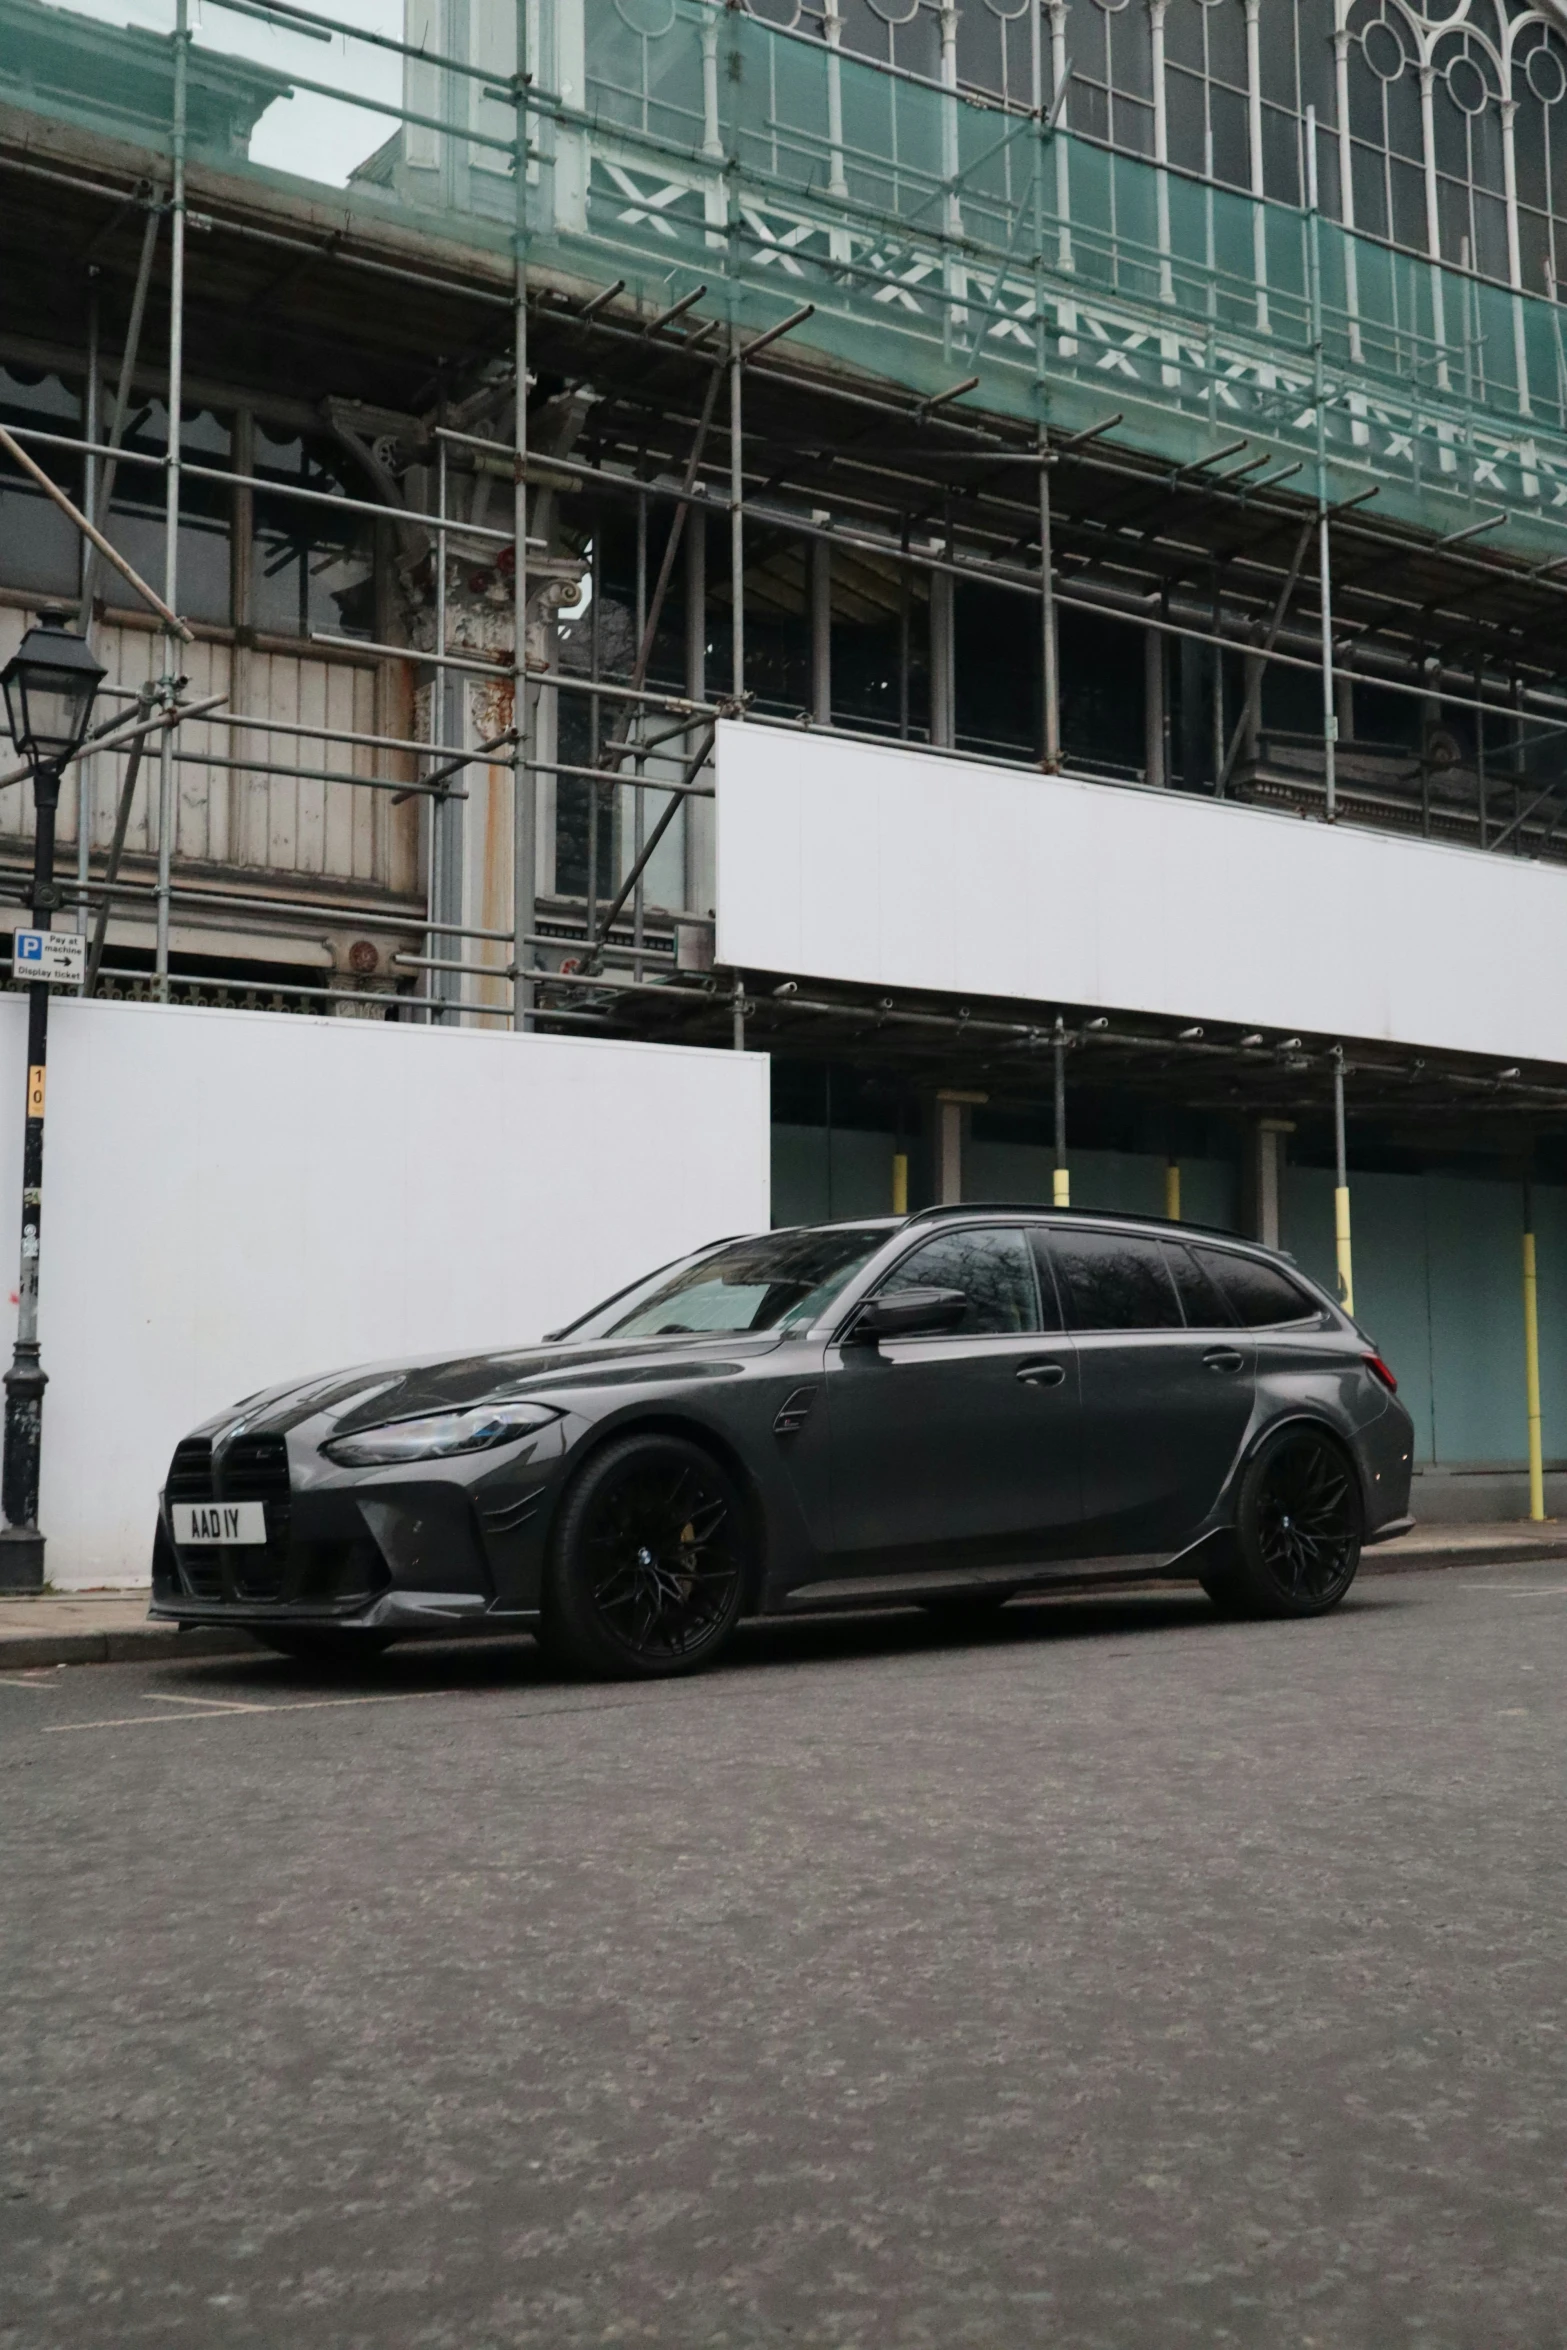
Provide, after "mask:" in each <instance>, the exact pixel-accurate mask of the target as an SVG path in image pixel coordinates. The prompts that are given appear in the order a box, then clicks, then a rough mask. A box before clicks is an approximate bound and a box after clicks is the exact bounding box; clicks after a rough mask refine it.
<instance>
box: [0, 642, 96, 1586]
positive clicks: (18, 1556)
mask: <svg viewBox="0 0 1567 2350" xmlns="http://www.w3.org/2000/svg"><path fill="white" fill-rule="evenodd" d="M103 678H104V671H103V668H102V667H101V665H100V664H99V663H98V662H97V661H95V660H94V659H93V656H92V652H91V649H90V647H89V646H88V645H87V643H86V641H85V640H84V639H83V638H82V637H79V636H77V635H76V634H75V632H74V631H73V630H71V629H68V628H67V627H66V625H65V615H64V613H63V612H61V611H59V610H57V609H55V608H54V607H47V608H46V609H45V610H44V611H42V612H41V613H40V614H39V617H38V623H37V625H36V627H33V628H30V629H29V630H28V631H27V634H26V635H25V636H24V637H23V639H22V641H21V644H20V645H19V646H18V648H17V650H16V652H15V653H13V655H12V656H11V659H10V660H9V661H8V662H7V663H6V665H5V668H4V669H3V670H0V689H3V691H4V694H5V711H6V719H7V722H8V723H9V725H10V729H11V733H12V735H13V736H14V738H15V741H16V747H17V749H18V750H19V751H20V752H21V754H22V756H23V758H24V759H26V760H27V761H28V762H29V763H30V765H31V767H32V771H33V797H34V801H35V804H36V808H37V823H36V826H35V829H34V835H33V927H34V929H35V930H39V931H45V930H48V929H49V928H50V927H51V926H52V923H53V919H54V910H55V907H56V906H57V905H58V904H59V902H60V892H59V890H58V889H57V888H56V886H55V879H54V823H55V813H56V810H57V809H58V807H59V804H60V770H61V768H62V767H63V766H64V765H65V763H66V761H67V760H68V759H69V758H70V757H71V756H72V754H73V752H75V751H76V750H77V749H78V747H79V746H80V744H81V741H82V738H83V737H84V735H85V734H86V732H87V724H88V720H89V719H90V718H91V716H92V706H93V700H94V697H95V696H96V694H97V691H98V688H99V686H100V685H101V684H102V682H103ZM15 967H16V958H15V957H14V955H13V960H12V969H13V972H14V970H15ZM48 1063H49V981H48V979H47V978H42V977H40V978H38V979H35V980H34V981H33V983H32V985H31V986H30V987H29V988H28V990H27V1101H26V1126H25V1129H24V1140H23V1144H22V1270H21V1278H20V1280H19V1281H18V1283H17V1315H16V1346H15V1351H14V1352H13V1354H12V1357H11V1368H10V1370H9V1371H7V1373H6V1375H5V1452H4V1460H3V1464H0V1506H3V1509H4V1512H5V1524H4V1526H3V1527H0V1591H39V1590H41V1589H42V1588H43V1579H44V1538H43V1536H42V1534H40V1532H39V1531H38V1465H39V1455H40V1446H41V1441H42V1434H43V1401H44V1387H45V1385H46V1377H45V1373H44V1369H43V1365H42V1364H41V1362H40V1361H39V1357H38V1252H39V1244H40V1237H41V1232H42V1224H43V1175H44V1086H45V1076H46V1072H47V1069H48Z"/></svg>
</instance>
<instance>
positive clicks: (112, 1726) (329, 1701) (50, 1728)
mask: <svg viewBox="0 0 1567 2350" xmlns="http://www.w3.org/2000/svg"><path fill="white" fill-rule="evenodd" d="M502 1694H503V1692H502V1691H500V1690H490V1689H482V1690H475V1689H398V1690H394V1691H392V1692H391V1693H390V1694H389V1695H387V1696H385V1697H301V1698H286V1699H285V1700H284V1701H283V1702H282V1703H281V1704H279V1705H239V1704H236V1703H235V1702H234V1700H233V1699H232V1698H224V1699H222V1700H221V1701H220V1703H219V1704H218V1705H214V1706H212V1707H210V1708H209V1709H208V1711H206V1712H205V1713H195V1712H191V1713H188V1714H121V1715H118V1716H116V1718H115V1719H114V1720H112V1721H107V1722H49V1723H46V1724H45V1729H44V1735H45V1736H46V1737H52V1736H55V1735H56V1734H58V1733H59V1732H60V1731H63V1730H145V1729H147V1728H149V1727H151V1726H152V1725H153V1724H155V1723H159V1722H162V1723H163V1724H164V1725H165V1726H167V1725H168V1724H169V1723H171V1722H228V1721H232V1720H233V1719H234V1718H235V1716H236V1715H238V1714H308V1713H319V1712H321V1711H322V1710H323V1709H324V1708H328V1707H332V1706H343V1705H412V1704H414V1703H415V1701H416V1700H417V1699H419V1698H421V1697H498V1696H500V1695H502ZM191 1702H192V1704H193V1705H199V1704H200V1703H201V1700H200V1699H199V1698H197V1699H193V1700H192V1701H191Z"/></svg>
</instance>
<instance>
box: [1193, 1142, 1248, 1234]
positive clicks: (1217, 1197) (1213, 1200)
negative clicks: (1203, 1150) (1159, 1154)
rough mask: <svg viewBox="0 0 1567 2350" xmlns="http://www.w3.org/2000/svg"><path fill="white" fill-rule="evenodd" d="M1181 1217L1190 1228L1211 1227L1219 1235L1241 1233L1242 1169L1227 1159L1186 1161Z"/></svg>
mask: <svg viewBox="0 0 1567 2350" xmlns="http://www.w3.org/2000/svg"><path fill="white" fill-rule="evenodd" d="M1181 1215H1182V1218H1183V1220H1184V1221H1185V1222H1187V1223H1189V1224H1212V1225H1214V1226H1216V1228H1217V1229H1218V1230H1219V1231H1220V1232H1239V1230H1240V1228H1241V1180H1240V1169H1239V1168H1238V1167H1236V1166H1235V1165H1234V1164H1233V1163H1232V1162H1231V1161H1230V1160H1228V1159H1183V1160H1182V1161H1181Z"/></svg>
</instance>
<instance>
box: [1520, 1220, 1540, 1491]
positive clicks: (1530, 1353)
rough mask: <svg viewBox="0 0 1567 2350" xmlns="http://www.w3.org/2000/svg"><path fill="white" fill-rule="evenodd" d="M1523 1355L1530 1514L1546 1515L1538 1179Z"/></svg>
mask: <svg viewBox="0 0 1567 2350" xmlns="http://www.w3.org/2000/svg"><path fill="white" fill-rule="evenodd" d="M1523 1226H1524V1229H1523V1356H1524V1408H1525V1410H1526V1412H1527V1414H1528V1423H1529V1515H1530V1517H1531V1518H1532V1519H1533V1520H1534V1522H1535V1524H1536V1525H1538V1524H1539V1523H1540V1521H1541V1520H1542V1519H1543V1518H1544V1516H1545V1447H1544V1443H1543V1441H1542V1438H1541V1431H1540V1292H1539V1281H1538V1277H1537V1273H1536V1268H1535V1254H1534V1183H1533V1179H1532V1177H1531V1176H1528V1175H1526V1176H1525V1177H1524V1187H1523Z"/></svg>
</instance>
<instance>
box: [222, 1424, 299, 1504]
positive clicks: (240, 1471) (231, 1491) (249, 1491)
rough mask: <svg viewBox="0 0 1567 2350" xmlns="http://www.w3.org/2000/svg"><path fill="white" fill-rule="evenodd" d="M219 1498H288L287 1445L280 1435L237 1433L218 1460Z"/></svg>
mask: <svg viewBox="0 0 1567 2350" xmlns="http://www.w3.org/2000/svg"><path fill="white" fill-rule="evenodd" d="M217 1482H218V1488H219V1490H218V1494H217V1499H218V1500H220V1501H287V1499H288V1446H287V1444H286V1443H285V1442H284V1440H283V1438H282V1437H281V1436H236V1437H235V1439H234V1441H233V1443H232V1444H231V1445H229V1446H228V1447H227V1449H226V1450H225V1451H224V1453H223V1454H222V1456H221V1458H220V1459H219V1461H218V1478H217Z"/></svg>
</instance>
